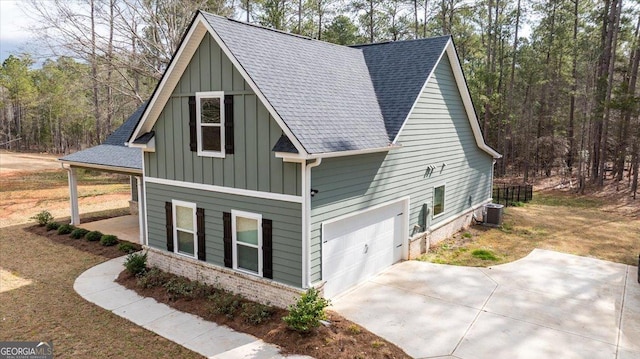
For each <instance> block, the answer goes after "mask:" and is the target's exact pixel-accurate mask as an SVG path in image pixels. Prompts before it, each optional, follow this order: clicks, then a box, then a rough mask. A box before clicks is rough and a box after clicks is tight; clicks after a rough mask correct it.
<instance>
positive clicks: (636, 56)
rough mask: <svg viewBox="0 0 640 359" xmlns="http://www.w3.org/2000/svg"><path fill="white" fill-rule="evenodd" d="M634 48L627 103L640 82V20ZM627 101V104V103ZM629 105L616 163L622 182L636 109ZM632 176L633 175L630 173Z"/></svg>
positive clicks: (625, 111)
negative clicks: (632, 117) (630, 129)
mask: <svg viewBox="0 0 640 359" xmlns="http://www.w3.org/2000/svg"><path fill="white" fill-rule="evenodd" d="M634 43H635V44H634V47H633V48H632V51H631V55H630V56H629V69H628V74H629V76H628V82H627V93H626V101H629V102H632V101H634V97H635V91H636V84H637V80H638V65H639V62H640V18H638V22H637V24H636V31H635V35H634ZM626 101H625V102H626ZM629 105H630V104H629ZM629 105H627V106H626V107H625V109H624V115H623V118H622V125H621V126H620V132H619V134H618V148H617V150H616V155H617V160H616V161H617V162H616V166H615V167H616V181H622V177H623V175H624V165H625V158H626V157H627V146H628V144H629V137H630V134H629V126H630V124H631V116H632V113H633V110H634V108H633V107H632V106H629ZM629 174H631V173H629Z"/></svg>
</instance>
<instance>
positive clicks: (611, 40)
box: [598, 0, 622, 186]
mask: <svg viewBox="0 0 640 359" xmlns="http://www.w3.org/2000/svg"><path fill="white" fill-rule="evenodd" d="M621 12H622V2H621V1H620V0H613V3H612V5H611V14H610V17H609V19H610V24H611V26H610V27H609V30H610V31H609V34H608V40H607V42H608V48H609V51H610V53H609V54H608V57H609V61H608V64H607V65H608V69H607V91H606V97H605V100H604V118H603V120H602V143H601V144H600V162H599V163H598V166H599V167H600V177H598V185H599V186H603V185H604V176H605V174H606V172H605V167H606V163H607V159H608V158H607V150H608V140H609V120H610V116H611V106H610V104H611V92H612V89H613V74H614V71H615V68H614V66H615V62H616V46H617V42H618V25H619V22H620V14H621Z"/></svg>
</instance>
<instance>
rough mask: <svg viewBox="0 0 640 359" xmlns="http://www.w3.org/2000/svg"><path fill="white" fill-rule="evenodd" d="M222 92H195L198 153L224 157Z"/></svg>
mask: <svg viewBox="0 0 640 359" xmlns="http://www.w3.org/2000/svg"><path fill="white" fill-rule="evenodd" d="M224 107H225V106H224V93H223V92H199V93H196V110H197V113H196V120H197V136H198V155H200V156H209V157H224V155H225V151H224V150H225V146H224V144H225V139H224V135H225V133H224V132H225V131H224V125H225V124H224Z"/></svg>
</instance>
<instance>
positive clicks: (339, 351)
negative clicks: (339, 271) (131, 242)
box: [116, 271, 410, 359]
mask: <svg viewBox="0 0 640 359" xmlns="http://www.w3.org/2000/svg"><path fill="white" fill-rule="evenodd" d="M167 275H168V276H170V277H177V276H174V275H172V274H167ZM183 279H184V280H187V279H185V278H183ZM116 281H117V282H118V283H120V284H122V285H123V286H125V287H127V288H129V289H132V290H134V291H136V292H137V293H138V294H140V295H141V296H144V297H150V298H154V299H155V300H156V301H158V302H160V303H165V304H167V305H169V306H171V307H172V308H175V309H177V310H180V311H182V312H187V313H191V314H194V315H197V316H199V317H201V318H203V319H205V320H208V321H211V322H215V323H218V324H220V325H225V326H228V327H230V328H232V329H234V330H236V331H239V332H244V333H248V334H251V335H253V336H255V337H258V338H261V339H262V340H264V341H265V342H268V343H273V344H276V345H278V346H280V347H281V348H282V353H283V354H301V355H309V356H312V357H314V358H331V359H333V358H410V356H408V355H407V354H406V353H405V352H403V351H402V350H401V349H400V348H398V347H397V346H395V345H394V344H391V343H389V342H387V341H386V340H384V339H382V338H380V337H379V336H377V335H375V334H373V333H371V332H369V331H367V330H366V329H364V328H362V327H361V326H359V325H357V324H355V323H353V322H351V321H349V320H347V319H345V318H343V317H341V316H340V315H338V314H337V313H335V312H332V311H327V316H328V318H327V320H328V321H329V322H330V323H331V324H330V326H320V327H319V328H316V329H315V330H314V331H312V332H311V333H309V334H306V335H303V334H300V333H298V332H295V331H292V330H290V329H288V328H287V325H286V323H285V322H284V321H283V320H282V317H284V316H285V315H287V311H286V310H283V309H278V308H273V310H274V311H275V312H274V314H273V316H272V317H271V318H270V319H268V320H266V321H265V322H263V323H261V324H250V323H247V322H246V320H245V319H244V317H242V316H241V315H238V314H235V315H234V316H227V315H224V314H218V313H216V312H215V311H214V310H212V309H213V307H212V306H213V303H212V301H211V300H210V299H208V298H206V297H196V298H189V297H181V298H175V296H171V295H170V294H169V293H168V292H167V290H166V289H165V288H164V287H162V286H156V287H152V288H143V287H141V286H139V285H138V279H137V278H136V277H135V276H132V275H131V274H129V272H127V271H123V272H122V273H120V276H119V277H118V279H117V280H116ZM187 281H188V280H187ZM243 302H245V303H246V302H250V301H248V300H245V299H243Z"/></svg>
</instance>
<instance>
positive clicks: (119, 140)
mask: <svg viewBox="0 0 640 359" xmlns="http://www.w3.org/2000/svg"><path fill="white" fill-rule="evenodd" d="M146 108H147V101H145V102H143V103H142V105H140V106H138V108H137V109H136V110H135V111H134V112H133V113H132V114H131V116H129V118H127V120H126V121H124V123H123V124H122V125H121V126H120V127H118V128H117V129H116V130H115V131H113V133H112V134H111V135H109V137H107V139H106V140H104V142H102V144H103V145H115V146H125V142H127V141H129V137H131V134H133V131H135V129H136V126H138V122H140V117H141V116H142V113H143V112H144V110H145V109H146Z"/></svg>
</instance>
